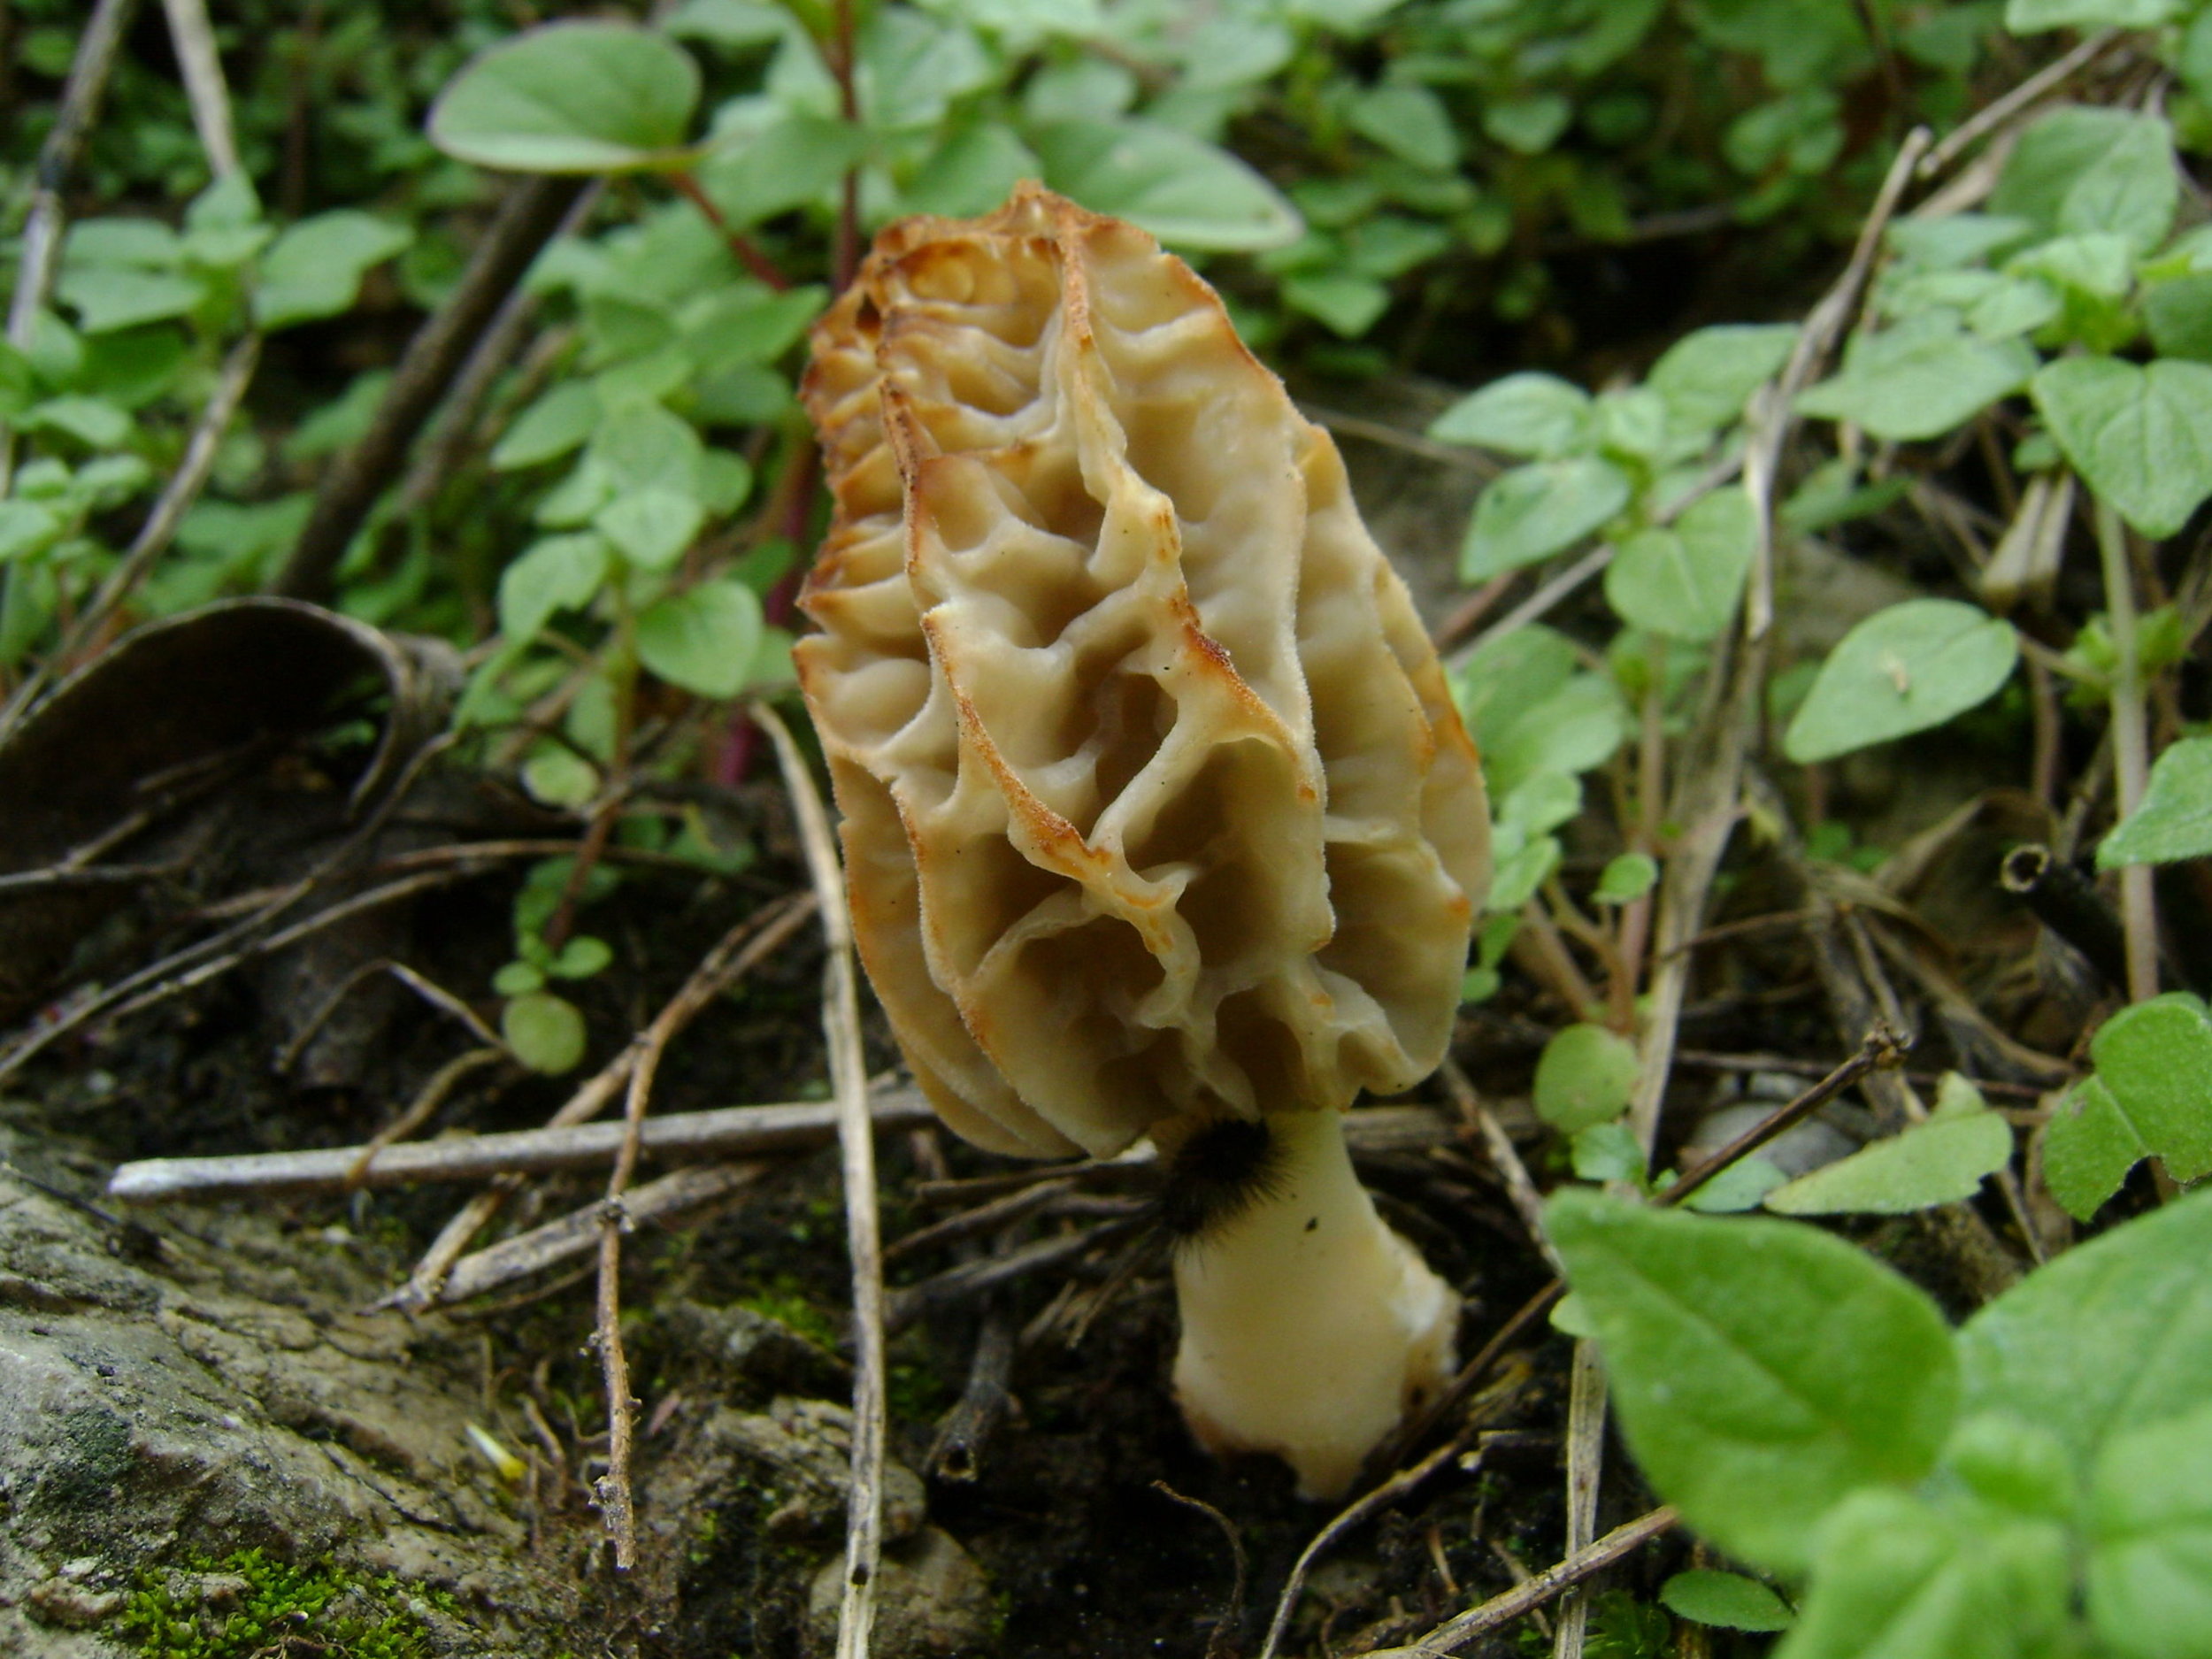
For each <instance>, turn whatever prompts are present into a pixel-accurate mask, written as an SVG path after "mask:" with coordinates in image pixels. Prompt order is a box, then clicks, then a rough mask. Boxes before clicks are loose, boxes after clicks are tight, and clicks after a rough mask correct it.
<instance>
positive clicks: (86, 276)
mask: <svg viewBox="0 0 2212 1659" xmlns="http://www.w3.org/2000/svg"><path fill="white" fill-rule="evenodd" d="M54 292H55V294H56V296H58V298H59V299H60V300H61V302H62V303H63V304H65V305H66V306H68V307H69V308H70V309H71V310H72V311H75V312H76V313H77V326H78V327H80V328H81V329H82V330H83V331H84V332H85V333H86V334H106V333H108V332H109V331H111V330H112V329H118V328H135V327H137V326H139V325H140V324H142V323H155V322H161V321H164V320H165V319H169V318H172V317H186V316H189V315H190V314H191V312H192V311H193V309H194V308H195V307H196V306H197V305H198V304H199V303H200V302H201V301H202V300H203V299H204V298H206V297H207V285H206V284H205V283H204V282H203V281H201V280H200V279H199V278H197V277H195V276H190V275H187V274H185V273H181V272H176V271H144V270H139V269H135V268H134V267H132V266H129V265H70V266H66V267H65V268H64V269H63V271H62V273H61V277H60V280H58V281H57V282H56V283H55V285H54Z"/></svg>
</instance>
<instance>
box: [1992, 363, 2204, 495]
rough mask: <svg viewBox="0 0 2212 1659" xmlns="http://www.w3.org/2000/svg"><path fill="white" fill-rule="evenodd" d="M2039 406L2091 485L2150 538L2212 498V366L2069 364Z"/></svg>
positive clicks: (2057, 368) (2056, 372) (2046, 384)
mask: <svg viewBox="0 0 2212 1659" xmlns="http://www.w3.org/2000/svg"><path fill="white" fill-rule="evenodd" d="M2033 389H2034V394H2035V406H2036V408H2037V409H2038V410H2039V411H2040V412H2041V414H2042V416H2043V419H2044V420H2045V422H2046V423H2047V425H2048V426H2049V427H2050V430H2051V435H2052V436H2053V437H2055V438H2056V439H2057V440H2058V444H2059V447H2060V449H2063V450H2064V451H2065V452H2066V458H2067V459H2068V460H2070V461H2071V462H2072V463H2073V464H2074V468H2075V470H2076V471H2077V472H2079V473H2080V474H2081V475H2082V477H2083V478H2084V480H2086V481H2087V483H2088V485H2089V487H2090V488H2092V489H2093V490H2095V491H2096V492H2097V494H2098V495H2101V496H2103V497H2104V498H2105V499H2106V500H2107V501H2108V502H2110V503H2112V505H2113V506H2114V507H2115V508H2116V509H2118V511H2119V513H2120V516H2121V517H2122V518H2125V519H2126V520H2127V521H2128V522H2129V523H2130V524H2131V525H2133V526H2135V527H2136V528H2137V529H2138V530H2140V531H2141V532H2142V533H2143V534H2145V535H2147V536H2169V535H2171V534H2174V533H2175V532H2176V531H2177V530H2179V529H2180V528H2181V526H2183V525H2185V524H2186V523H2187V522H2188V520H2189V515H2190V514H2191V513H2193V512H2194V511H2196V509H2197V507H2198V505H2199V504H2200V503H2202V502H2203V500H2204V498H2205V497H2206V496H2207V495H2212V365H2205V364H2201V363H2177V362H2172V361H2168V360H2163V359H2162V360H2160V361H2158V362H2155V363H2153V364H2151V365H2148V366H2147V367H2138V366H2137V365H2134V364H2132V363H2124V362H2122V361H2120V360H2119V359H2118V358H2116V357H2064V358H2061V359H2060V360H2059V361H2058V362H2056V363H2053V364H2049V365H2046V366H2045V367H2044V369H2043V370H2042V372H2041V373H2039V374H2037V375H2036V377H2035V385H2034V388H2033Z"/></svg>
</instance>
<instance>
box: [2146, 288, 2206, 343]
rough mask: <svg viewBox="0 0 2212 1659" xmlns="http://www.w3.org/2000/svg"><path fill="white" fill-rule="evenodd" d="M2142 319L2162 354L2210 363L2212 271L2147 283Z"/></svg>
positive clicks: (2152, 341)
mask: <svg viewBox="0 0 2212 1659" xmlns="http://www.w3.org/2000/svg"><path fill="white" fill-rule="evenodd" d="M2143 321H2144V324H2145V326H2147V327H2148V328H2149V329H2150V331H2151V343H2152V344H2153V345H2154V346H2156V347H2157V348H2158V354H2159V355H2160V356H2161V357H2187V358H2190V359H2192V360H2193V361H2195V362H2198V363H2207V362H2212V271H2195V272H2191V273H2189V274H2187V275H2185V276H2177V277H2173V278H2170V279H2169V280H2165V281H2162V282H2153V283H2151V284H2149V285H2148V286H2147V287H2146V288H2144V290H2143Z"/></svg>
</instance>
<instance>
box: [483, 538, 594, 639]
mask: <svg viewBox="0 0 2212 1659" xmlns="http://www.w3.org/2000/svg"><path fill="white" fill-rule="evenodd" d="M605 580H607V544H606V542H605V541H604V540H603V539H602V538H601V537H599V536H596V535H593V534H590V533H589V532H586V533H584V534H579V535H556V536H548V537H546V538H545V540H544V541H540V542H538V543H536V544H535V545H534V546H533V547H532V548H531V549H529V551H527V552H526V553H525V554H523V556H522V557H520V558H518V559H517V560H515V562H514V563H513V564H511V565H508V566H507V568H506V569H505V570H503V571H502V572H500V576H499V631H500V632H501V633H502V634H504V635H505V636H506V638H507V642H508V643H509V644H511V645H518V644H520V643H521V642H522V641H525V640H527V639H532V638H534V637H535V636H536V634H537V632H538V630H539V629H540V628H542V627H543V626H545V625H546V623H547V621H548V620H549V619H550V618H551V617H552V615H553V613H554V612H555V611H580V610H582V609H583V608H584V607H585V606H586V605H588V604H589V603H591V602H592V600H593V598H594V597H595V595H597V594H598V592H599V589H600V587H601V585H602V584H603V583H604V582H605Z"/></svg>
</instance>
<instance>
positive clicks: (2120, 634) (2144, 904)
mask: <svg viewBox="0 0 2212 1659" xmlns="http://www.w3.org/2000/svg"><path fill="white" fill-rule="evenodd" d="M2097 553H2098V557H2100V559H2101V561H2102V563H2103V565H2104V593H2105V611H2106V614H2107V615H2108V617H2109V618H2111V623H2112V650H2113V655H2114V656H2115V657H2117V658H2118V659H2119V660H2118V665H2117V666H2116V668H2115V669H2114V670H2113V674H2112V759H2113V777H2114V780H2115V783H2116V787H2117V788H2118V791H2119V796H2120V816H2121V817H2122V818H2126V817H2127V816H2128V815H2129V814H2130V813H2131V812H2133V811H2134V810H2135V809H2136V808H2137V807H2138V806H2139V805H2141V804H2142V801H2143V786H2144V780H2146V779H2147V777H2148V776H2149V774H2150V741H2149V736H2148V732H2147V725H2148V723H2147V720H2146V718H2145V716H2144V710H2143V664H2142V659H2141V657H2140V655H2139V652H2138V650H2137V646H2136V618H2135V585H2134V581H2133V579H2132V577H2131V575H2130V573H2129V571H2128V553H2127V532H2126V530H2125V529H2124V528H2123V527H2122V526H2121V523H2120V515H2119V512H2118V511H2117V510H2116V509H2115V508H2114V507H2113V505H2112V503H2109V502H2108V501H2106V500H2104V499H2103V498H2101V497H2100V498H2099V499H2098V502H2097ZM2120 925H2121V926H2122V928H2123V929H2124V930H2125V932H2126V934H2127V964H2128V995H2129V996H2130V997H2131V999H2133V1000H2134V1001H2136V1002H2141V1001H2142V1000H2143V999H2144V998H2145V997H2149V996H2155V995H2158V910H2157V898H2156V895H2154V892H2153V890H2152V887H2151V868H2150V866H2149V865H2148V864H2130V865H2128V866H2127V867H2126V868H2125V869H2124V870H2122V871H2121V872H2120Z"/></svg>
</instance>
